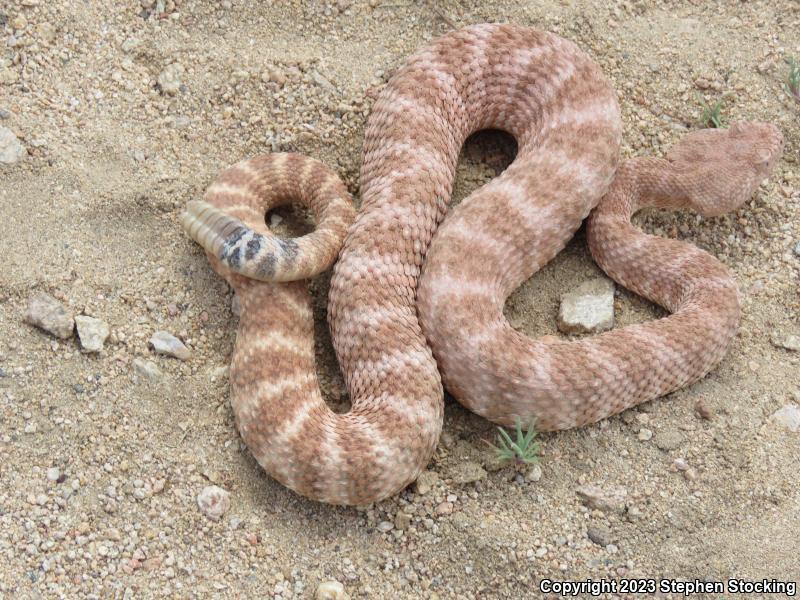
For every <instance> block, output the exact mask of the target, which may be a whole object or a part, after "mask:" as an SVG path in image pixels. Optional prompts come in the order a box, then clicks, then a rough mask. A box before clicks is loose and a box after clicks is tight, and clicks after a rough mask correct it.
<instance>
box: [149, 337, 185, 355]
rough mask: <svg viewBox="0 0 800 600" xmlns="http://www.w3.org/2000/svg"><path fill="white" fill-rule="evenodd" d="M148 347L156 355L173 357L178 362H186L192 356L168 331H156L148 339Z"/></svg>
mask: <svg viewBox="0 0 800 600" xmlns="http://www.w3.org/2000/svg"><path fill="white" fill-rule="evenodd" d="M150 345H151V346H153V349H154V350H155V351H156V353H157V354H166V355H167V356H174V357H175V358H177V359H180V360H188V359H189V358H190V357H191V356H192V353H191V352H190V351H189V349H188V348H187V347H186V346H184V344H183V342H182V341H180V340H179V339H178V338H176V337H175V336H174V335H172V334H171V333H169V332H168V331H156V332H155V333H154V334H153V335H152V337H151V338H150Z"/></svg>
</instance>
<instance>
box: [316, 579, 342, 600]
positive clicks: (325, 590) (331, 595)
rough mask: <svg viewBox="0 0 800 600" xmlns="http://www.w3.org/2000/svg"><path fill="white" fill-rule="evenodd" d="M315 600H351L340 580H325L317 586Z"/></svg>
mask: <svg viewBox="0 0 800 600" xmlns="http://www.w3.org/2000/svg"><path fill="white" fill-rule="evenodd" d="M314 600H350V596H348V595H347V592H345V591H344V586H343V585H342V584H341V583H339V582H338V581H323V582H322V583H320V584H319V586H317V591H316V592H315V593H314Z"/></svg>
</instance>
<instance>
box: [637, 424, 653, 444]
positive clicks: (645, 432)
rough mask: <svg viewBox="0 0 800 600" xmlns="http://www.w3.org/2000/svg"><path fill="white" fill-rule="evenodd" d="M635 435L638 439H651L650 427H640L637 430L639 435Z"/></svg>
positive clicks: (644, 440)
mask: <svg viewBox="0 0 800 600" xmlns="http://www.w3.org/2000/svg"><path fill="white" fill-rule="evenodd" d="M637 437H638V438H639V440H640V441H642V442H646V441H647V440H649V439H652V437H653V432H652V431H651V430H650V429H647V428H646V427H642V428H641V429H640V430H639V435H638V436H637Z"/></svg>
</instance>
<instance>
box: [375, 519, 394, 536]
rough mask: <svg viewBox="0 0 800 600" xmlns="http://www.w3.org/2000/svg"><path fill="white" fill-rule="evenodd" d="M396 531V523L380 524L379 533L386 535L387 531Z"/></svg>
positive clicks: (383, 522)
mask: <svg viewBox="0 0 800 600" xmlns="http://www.w3.org/2000/svg"><path fill="white" fill-rule="evenodd" d="M392 529H394V523H392V522H391V521H381V522H380V523H378V531H380V532H381V533H386V532H387V531H391V530H392Z"/></svg>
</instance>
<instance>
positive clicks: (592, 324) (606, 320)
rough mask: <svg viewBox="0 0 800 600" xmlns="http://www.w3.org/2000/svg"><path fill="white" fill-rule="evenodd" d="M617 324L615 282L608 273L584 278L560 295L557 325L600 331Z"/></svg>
mask: <svg viewBox="0 0 800 600" xmlns="http://www.w3.org/2000/svg"><path fill="white" fill-rule="evenodd" d="M613 326H614V282H612V281H611V280H610V279H607V278H606V277H596V278H595V279H591V280H589V281H585V282H584V283H582V284H581V285H579V286H578V287H577V288H575V289H574V290H572V291H571V292H569V293H567V294H564V295H563V296H562V297H561V307H560V308H559V311H558V329H559V330H560V331H563V332H564V333H597V332H600V331H607V330H609V329H611V328H612V327H613Z"/></svg>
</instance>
